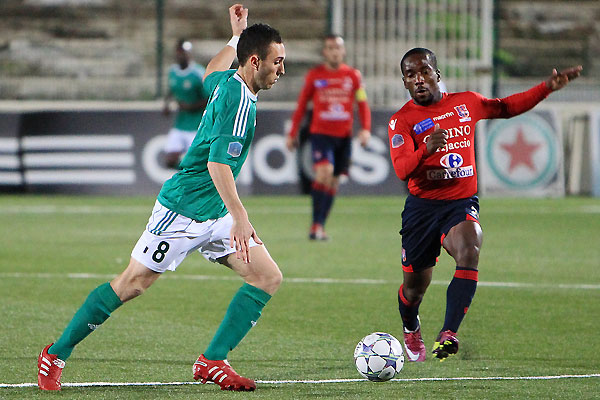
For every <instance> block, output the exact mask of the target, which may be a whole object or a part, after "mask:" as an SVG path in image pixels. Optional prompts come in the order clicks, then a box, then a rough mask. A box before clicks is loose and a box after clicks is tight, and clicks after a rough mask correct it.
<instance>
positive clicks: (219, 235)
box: [131, 201, 257, 273]
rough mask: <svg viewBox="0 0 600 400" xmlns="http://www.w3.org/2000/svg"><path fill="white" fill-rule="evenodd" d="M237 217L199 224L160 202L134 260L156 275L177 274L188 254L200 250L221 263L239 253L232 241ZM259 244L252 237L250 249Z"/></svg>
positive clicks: (134, 255)
mask: <svg viewBox="0 0 600 400" xmlns="http://www.w3.org/2000/svg"><path fill="white" fill-rule="evenodd" d="M232 224H233V218H232V217H231V214H227V215H225V216H224V217H222V218H218V219H209V220H207V221H204V222H199V221H195V220H193V219H190V218H188V217H185V216H183V215H181V214H177V213H176V212H174V211H171V210H169V209H168V208H167V207H165V206H163V205H162V204H160V203H159V202H158V201H156V203H155V205H154V209H153V210H152V215H150V218H149V220H148V225H146V229H145V230H144V233H142V236H141V237H140V239H139V240H138V242H137V243H136V245H135V247H134V248H133V251H132V252H131V257H133V258H134V259H136V260H137V261H139V262H140V263H142V264H144V265H145V266H146V267H148V268H149V269H151V270H152V271H155V272H160V273H162V272H165V271H166V270H170V271H175V269H176V268H177V266H178V265H179V264H181V262H182V261H183V260H184V259H185V257H187V255H188V254H190V253H193V252H194V251H196V250H198V251H199V252H200V253H201V254H202V255H203V256H204V257H205V258H206V259H207V260H209V261H213V262H215V261H217V260H218V259H219V258H221V257H224V256H226V255H228V254H231V253H235V248H232V247H231V241H230V238H229V235H230V232H231V226H232ZM256 245H257V243H256V242H255V241H254V240H253V239H252V238H250V240H249V246H250V247H253V246H256Z"/></svg>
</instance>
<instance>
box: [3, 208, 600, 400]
mask: <svg viewBox="0 0 600 400" xmlns="http://www.w3.org/2000/svg"><path fill="white" fill-rule="evenodd" d="M244 202H245V204H246V206H247V209H248V211H249V214H250V216H251V221H252V222H253V224H254V226H255V228H256V229H257V231H258V233H259V235H260V237H261V238H262V239H263V241H264V242H265V243H266V244H267V247H268V249H269V251H270V252H271V254H272V256H273V258H274V259H275V260H276V261H277V262H278V264H279V266H280V267H281V269H282V271H283V273H284V277H285V278H287V279H288V281H284V283H283V285H282V287H281V289H280V291H279V292H278V293H277V294H276V295H275V297H274V298H273V299H272V301H271V302H270V303H269V304H268V306H267V307H266V309H265V311H264V313H263V316H262V318H261V320H260V322H259V324H258V325H257V326H256V327H255V328H254V329H253V330H252V331H251V332H250V334H249V335H248V337H246V338H245V339H244V341H243V342H242V343H241V344H240V346H239V347H238V348H237V349H236V350H235V351H233V352H232V353H231V354H230V361H231V363H232V365H233V366H234V367H235V368H236V370H238V372H240V373H242V374H245V375H247V376H249V377H252V378H255V379H260V380H305V379H314V380H323V379H337V378H340V379H344V378H359V375H358V373H357V372H356V370H355V368H354V365H353V360H352V353H353V350H354V346H355V344H356V343H357V342H358V340H359V339H360V338H362V337H363V336H365V335H366V334H368V333H371V332H372V331H376V330H379V331H387V332H390V333H392V334H394V335H396V336H397V337H398V338H401V336H402V333H401V324H400V319H399V316H398V311H397V300H396V296H397V290H398V286H399V285H400V282H401V275H402V271H401V263H400V261H401V260H400V257H401V255H400V254H401V245H400V236H399V235H398V230H399V229H400V213H401V211H402V207H403V199H402V198H393V197H377V198H371V197H369V198H367V197H341V198H339V199H338V200H337V202H336V205H335V207H334V210H333V213H332V216H331V219H330V222H329V223H328V233H329V234H330V236H331V237H332V238H333V240H332V241H330V242H327V243H311V242H309V241H308V240H307V238H306V235H307V228H308V225H309V204H308V199H307V198H303V197H249V198H245V199H244ZM153 203H154V199H153V198H147V197H144V198H101V197H54V196H23V197H21V196H3V197H0V218H1V221H2V232H3V235H2V244H1V245H0V296H1V297H0V298H1V300H2V307H1V308H0V338H1V345H0V383H24V382H35V379H36V359H37V355H38V353H39V351H40V350H41V349H42V347H43V346H44V345H45V344H47V343H49V342H50V341H52V340H55V339H56V338H57V337H58V336H59V335H60V333H61V331H62V329H63V328H64V326H65V325H66V324H67V323H68V321H69V320H70V318H71V316H72V315H73V313H74V312H75V311H76V309H77V308H78V307H79V306H80V304H81V303H82V302H83V300H84V299H85V297H86V296H87V294H88V293H89V292H90V290H92V289H93V288H94V287H96V286H97V285H99V284H101V283H103V282H105V281H107V280H108V279H109V276H110V275H114V274H117V273H119V272H121V271H122V269H123V268H124V267H125V266H126V263H127V261H128V258H129V254H130V252H131V249H132V247H133V245H134V244H135V242H136V240H137V239H138V237H139V235H140V233H141V232H142V229H143V228H144V226H145V223H146V221H147V218H148V215H149V213H150V211H151V209H152V205H153ZM481 222H482V225H483V229H484V236H485V239H484V246H483V251H482V254H481V260H480V275H479V277H480V281H481V282H482V284H481V285H480V286H479V288H478V291H477V295H476V297H475V300H474V302H473V304H472V306H471V308H470V311H469V314H468V315H467V317H466V319H465V321H464V323H463V325H462V327H461V330H460V339H461V349H460V352H459V354H458V355H457V356H456V357H455V358H452V359H450V360H448V361H446V362H444V363H440V362H437V361H435V360H433V359H431V358H429V359H428V360H427V361H426V362H425V363H419V364H407V365H405V367H404V370H403V371H402V373H401V374H400V375H399V376H398V378H404V379H418V378H455V377H509V376H510V377H519V376H523V377H524V376H547V375H566V374H573V375H582V374H597V373H600V361H599V360H598V354H599V353H600V341H599V340H598V332H599V328H600V323H599V321H600V288H599V285H600V268H598V266H599V261H598V260H600V242H599V240H598V235H599V234H600V201H598V200H597V199H585V198H569V199H558V200H553V199H542V200H523V199H483V200H482V202H481ZM453 272H454V265H453V263H452V259H451V258H450V257H449V256H448V255H447V254H443V255H442V256H441V257H440V262H439V264H438V266H437V267H436V271H435V273H434V284H432V286H431V287H430V288H429V291H428V293H427V295H426V297H425V300H424V302H423V304H422V306H421V320H422V326H423V333H424V339H425V341H426V345H427V347H428V348H430V347H431V345H432V342H433V339H434V336H435V334H436V333H437V331H438V330H439V329H440V327H441V323H442V319H443V314H444V307H445V305H444V304H445V290H446V285H447V282H449V280H450V279H451V277H452V274H453ZM69 273H86V274H90V276H88V277H87V278H83V277H68V275H67V274H69ZM40 274H47V275H40ZM198 275H202V276H206V277H211V278H214V279H194V278H195V277H197V276H198ZM228 278H229V279H228ZM291 278H333V279H338V280H341V281H337V282H335V283H315V282H314V280H313V281H308V282H306V281H299V280H294V279H291ZM362 278H366V279H378V280H382V281H383V282H382V283H379V284H369V283H356V282H353V281H351V280H354V279H362ZM486 282H487V283H489V282H504V283H506V282H513V283H519V284H526V285H521V286H517V287H508V286H506V285H497V286H490V285H487V286H486V285H485V283H486ZM240 284H241V281H239V280H237V279H235V275H234V274H233V273H232V272H231V271H229V270H227V269H225V268H223V267H220V266H218V265H215V264H211V263H209V262H207V261H205V260H204V259H203V258H202V257H201V256H200V255H193V256H191V257H188V259H187V260H186V261H185V262H184V263H183V264H182V265H181V266H180V267H179V269H178V270H177V272H168V273H166V274H165V277H163V278H161V279H159V280H158V281H157V283H156V284H155V285H154V286H152V287H151V288H150V289H149V290H148V292H147V293H146V294H144V295H143V296H142V297H141V298H139V299H135V300H133V301H132V302H131V303H128V304H127V305H125V306H124V307H122V308H121V309H119V310H118V311H117V312H115V314H114V315H113V316H112V317H111V318H110V319H109V320H108V321H107V322H106V323H105V324H104V325H103V326H102V327H101V328H100V329H99V330H98V331H97V332H95V333H94V334H92V335H90V336H89V337H88V338H87V339H86V340H85V341H83V342H82V343H81V344H80V345H79V346H78V347H77V348H76V350H75V351H74V353H73V355H72V357H71V358H70V359H69V360H68V362H67V366H66V368H65V370H64V373H63V382H97V381H105V382H151V381H156V382H174V381H191V367H192V363H193V361H194V360H195V359H196V357H197V356H198V355H199V354H200V352H202V351H203V350H204V349H205V347H206V345H207V344H208V342H209V340H210V339H211V337H212V334H213V333H214V331H215V330H216V328H217V326H218V324H219V322H220V320H221V318H222V316H223V314H224V311H225V309H226V307H227V304H228V302H229V300H230V299H231V296H232V295H233V293H234V292H235V291H236V290H237V288H238V287H239V286H240ZM560 284H565V285H571V286H567V287H560V286H559V285H560ZM581 285H590V286H588V287H587V288H586V287H582V286H581ZM599 387H600V378H598V377H592V378H568V379H554V380H461V381H459V380H451V381H433V382H432V381H400V382H387V383H371V382H349V383H319V384H307V383H302V384H300V383H298V384H262V385H259V389H258V391H257V392H255V393H252V394H243V393H223V392H221V391H219V390H218V388H217V387H216V386H215V385H186V386H154V387H146V386H143V387H83V388H76V387H66V388H64V389H63V390H62V392H61V393H42V392H40V391H39V390H38V389H37V388H33V387H26V388H0V398H1V399H24V398H27V399H31V398H34V399H35V398H61V399H87V398H90V399H92V398H93V399H114V398H119V399H163V398H177V399H188V398H189V399H197V398H206V397H208V398H218V397H219V398H221V397H222V398H225V397H227V398H242V396H244V398H246V397H252V398H257V399H258V398H260V399H300V398H309V397H310V398H331V399H337V398H354V399H387V398H390V399H391V398H394V399H398V398H403V399H404V398H405V399H431V398H436V399H437V398H442V399H495V400H497V399H519V398H522V399H549V398H556V399H591V398H597V396H598V390H599Z"/></svg>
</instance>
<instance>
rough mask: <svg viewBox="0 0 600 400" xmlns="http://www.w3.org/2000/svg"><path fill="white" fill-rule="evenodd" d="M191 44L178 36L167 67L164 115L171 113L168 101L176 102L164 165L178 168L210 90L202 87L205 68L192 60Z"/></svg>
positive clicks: (189, 143)
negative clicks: (167, 88)
mask: <svg viewBox="0 0 600 400" xmlns="http://www.w3.org/2000/svg"><path fill="white" fill-rule="evenodd" d="M191 51H192V43H191V42H189V41H187V40H185V39H180V40H178V41H177V45H176V46H175V61H176V63H174V64H173V65H171V66H170V67H169V75H168V83H169V93H168V94H167V96H166V97H165V104H164V107H163V114H164V115H166V116H168V115H169V114H170V113H171V109H170V107H169V104H170V103H171V101H172V100H173V99H175V100H176V102H177V115H176V116H175V122H174V125H173V127H172V128H171V129H170V130H169V134H168V135H167V142H166V144H165V148H164V152H165V165H166V166H167V167H169V168H177V167H178V166H179V161H180V159H181V156H182V155H184V154H185V152H186V151H187V150H188V149H189V148H190V146H191V145H192V141H193V140H194V138H195V137H196V131H197V130H198V125H200V120H201V119H202V114H203V113H204V109H205V107H206V103H207V101H208V96H209V94H210V93H207V91H206V90H205V88H204V82H203V78H202V77H203V76H204V74H205V73H206V70H205V69H204V67H203V66H201V65H200V64H196V63H195V62H194V60H193V59H192V53H191Z"/></svg>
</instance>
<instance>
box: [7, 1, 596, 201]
mask: <svg viewBox="0 0 600 400" xmlns="http://www.w3.org/2000/svg"><path fill="white" fill-rule="evenodd" d="M246 5H247V6H248V7H249V8H250V10H251V12H250V23H253V22H257V21H265V22H268V23H270V24H272V25H274V26H276V27H278V28H279V29H280V30H281V32H282V35H283V37H284V40H285V42H286V48H287V54H288V58H287V60H286V76H285V78H284V79H283V80H282V81H281V83H280V84H278V85H275V87H274V88H273V89H272V90H269V91H266V92H264V93H261V96H260V97H261V102H260V106H259V117H258V122H259V123H258V129H257V141H256V145H255V148H254V151H253V152H252V155H251V161H250V163H248V167H247V168H245V171H244V173H243V174H242V176H241V177H240V180H239V185H240V190H241V191H242V193H247V194H249V193H256V194H269V193H297V192H298V191H300V190H301V188H300V186H299V185H298V182H299V178H298V173H297V170H298V165H300V166H301V167H300V169H303V170H304V171H303V175H304V176H305V175H309V174H310V167H309V163H308V162H307V161H308V160H300V163H299V164H298V163H297V161H296V159H295V155H291V154H289V153H287V152H286V151H285V148H284V144H283V138H282V137H283V132H285V131H286V126H287V124H288V123H289V118H290V116H291V112H292V111H293V108H294V104H295V99H296V97H297V95H298V93H299V90H300V88H301V85H302V83H303V79H304V74H305V72H306V71H307V69H308V68H310V67H311V66H312V65H314V64H316V63H318V62H319V61H320V54H319V50H320V38H321V37H322V35H323V34H325V33H326V32H329V31H334V32H338V33H341V34H342V35H344V36H345V37H346V45H347V48H348V63H349V64H351V65H353V66H356V67H358V68H359V69H360V70H361V71H362V73H363V76H364V80H365V85H366V88H367V92H368V94H369V99H370V103H371V106H372V108H373V111H374V113H373V116H374V118H373V120H374V124H373V133H374V140H373V141H372V143H371V145H370V146H369V148H368V149H367V150H365V151H363V150H362V149H360V148H358V147H356V146H355V156H356V157H355V158H354V165H353V166H352V171H351V175H350V180H349V182H348V184H347V185H344V186H343V187H342V192H343V193H356V194H360V193H381V194H395V193H405V189H404V184H402V183H401V182H398V180H397V179H396V177H395V175H394V173H393V169H392V168H391V164H390V162H389V157H388V152H387V144H386V142H387V132H386V130H387V119H388V117H389V115H391V114H392V113H393V112H394V111H395V110H397V109H398V108H399V107H400V106H401V105H402V104H403V103H404V102H405V101H406V100H407V98H408V97H407V92H406V91H405V90H404V89H403V87H402V85H401V80H400V73H399V68H398V61H399V58H400V57H401V56H402V54H403V53H404V51H406V50H407V49H409V48H411V47H414V46H426V47H430V48H432V49H434V51H436V53H437V54H438V57H439V62H440V66H441V68H442V76H443V79H444V82H445V83H446V85H447V86H448V89H449V90H450V91H457V90H475V91H479V92H481V93H483V94H485V95H487V96H507V95H509V94H511V93H514V92H517V91H521V90H525V89H527V88H529V87H531V86H532V85H534V84H536V83H537V82H539V81H540V80H541V79H544V78H545V77H546V76H548V74H549V73H550V71H551V70H552V68H564V67H567V66H572V65H578V64H581V65H583V66H584V72H583V76H582V77H581V78H580V79H578V80H577V81H575V82H573V84H572V85H570V86H569V87H568V88H567V89H565V90H562V91H560V92H558V93H554V94H552V95H551V96H550V97H549V99H548V100H547V101H545V102H544V103H543V104H542V105H540V106H539V107H538V108H537V109H536V110H535V111H532V112H531V113H529V114H528V116H529V118H530V120H529V123H528V122H527V121H525V122H524V124H525V125H523V124H521V125H518V126H513V127H506V126H503V127H500V128H498V129H495V130H493V129H492V128H493V127H491V126H487V125H485V124H484V123H481V124H479V127H478V130H479V135H478V143H477V146H478V157H479V165H480V168H479V169H480V180H481V181H482V183H481V184H480V188H481V192H482V193H483V194H487V193H491V194H494V195H506V194H509V195H526V196H548V195H550V196H562V195H565V194H594V195H600V173H599V171H598V168H599V167H598V164H600V162H599V159H600V158H599V155H598V153H600V149H599V147H600V145H599V144H598V142H599V141H600V140H599V139H598V136H599V135H600V133H599V129H600V128H598V126H599V125H600V124H599V123H598V119H599V117H598V115H599V114H598V110H599V104H600V103H599V102H600V80H599V79H598V76H599V72H600V48H599V46H600V44H599V43H600V25H599V24H598V22H597V21H598V20H599V18H598V16H599V15H600V4H599V3H598V2H597V1H550V0H543V1H542V0H535V1H521V0H510V1H493V0H479V1H466V0H444V1H442V0H428V1H412V0H378V1H365V0H298V1H275V0H262V1H252V0H250V1H248V2H246ZM224 8H226V4H225V3H224V2H222V1H217V2H214V1H213V2H210V1H193V0H155V1H135V2H134V1H127V2H122V1H117V0H5V1H3V2H2V3H1V4H0V26H1V28H0V32H2V35H1V36H0V37H1V38H2V39H1V40H0V74H1V76H2V79H1V80H0V141H1V143H2V146H0V188H1V190H2V191H10V192H39V191H41V192H52V193H55V192H67V193H106V194H109V193H114V194H143V193H145V194H152V193H155V192H156V191H157V189H158V188H159V187H160V183H161V182H162V181H163V180H164V179H165V178H166V177H168V176H169V174H170V171H168V170H165V169H164V168H162V166H161V163H160V156H161V154H160V151H161V141H162V140H163V138H164V137H163V135H164V134H165V133H166V132H167V130H168V128H169V126H170V123H171V120H169V119H167V118H164V117H162V116H161V115H160V113H159V110H160V107H161V102H160V98H161V96H162V95H163V93H164V92H165V84H166V82H165V76H164V74H165V71H166V68H167V67H168V65H169V64H171V63H172V59H173V53H172V52H173V43H175V41H176V40H177V39H178V38H180V37H185V38H188V39H189V40H191V41H192V42H193V44H194V48H193V53H194V56H195V58H196V60H197V61H198V62H200V63H203V64H206V63H207V62H208V61H209V60H210V58H211V56H212V55H214V54H215V53H216V52H217V51H218V50H219V49H220V46H222V45H223V43H224V41H226V40H227V38H228V36H229V26H228V21H227V19H226V15H224V14H223V9H224ZM536 127H537V128H536ZM488 128H489V129H488ZM504 129H508V130H511V129H512V130H513V131H514V132H513V133H507V134H504V135H499V136H494V138H497V137H504V138H508V139H505V142H504V143H499V142H498V140H496V142H493V140H491V139H490V138H489V135H487V134H486V132H487V131H492V130H493V131H494V132H496V131H498V130H499V131H503V130H504ZM519 129H520V130H522V131H523V130H524V131H526V133H528V136H529V137H530V138H532V139H531V140H533V143H534V144H537V145H538V147H540V146H541V148H542V151H539V150H538V151H537V154H533V155H530V157H533V161H532V162H533V163H534V164H535V169H537V170H539V171H545V172H544V176H540V175H539V174H537V172H536V171H535V170H534V169H532V168H529V169H527V168H526V167H527V165H521V166H520V168H516V170H511V171H502V169H504V170H506V165H508V164H507V163H509V162H510V160H509V159H508V158H507V157H509V156H513V157H514V155H509V154H502V152H501V151H498V150H497V149H496V150H494V148H491V147H490V146H494V145H495V146H496V147H497V148H498V146H501V145H502V144H505V145H506V144H507V142H506V140H509V141H515V140H517V139H516V136H515V135H516V134H517V133H518V132H517V131H518V130H519ZM532 129H533V130H534V131H535V130H536V129H537V132H529V131H530V130H532ZM528 130H529V131H528ZM511 138H514V139H511ZM536 141H537V143H536ZM486 157H487V158H486ZM498 157H500V158H502V157H504V158H503V159H501V160H499V159H498ZM303 161H305V162H303ZM502 164H506V165H504V166H502ZM302 166H303V167H302ZM509 172H510V173H509ZM540 173H541V172H540ZM511 174H512V175H514V176H513V177H511V176H509V175H511ZM536 174H537V175H536ZM513 178H514V179H513Z"/></svg>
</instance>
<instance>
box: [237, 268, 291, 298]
mask: <svg viewBox="0 0 600 400" xmlns="http://www.w3.org/2000/svg"><path fill="white" fill-rule="evenodd" d="M282 281H283V274H282V273H281V270H280V269H279V268H278V267H277V265H275V268H270V269H269V270H268V271H262V272H261V273H260V274H257V275H256V276H253V277H249V279H247V281H246V282H247V283H249V284H251V285H253V286H256V287H257V288H259V289H262V290H264V291H265V292H267V293H269V294H270V295H273V294H274V293H275V292H276V291H277V289H279V286H281V282H282Z"/></svg>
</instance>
